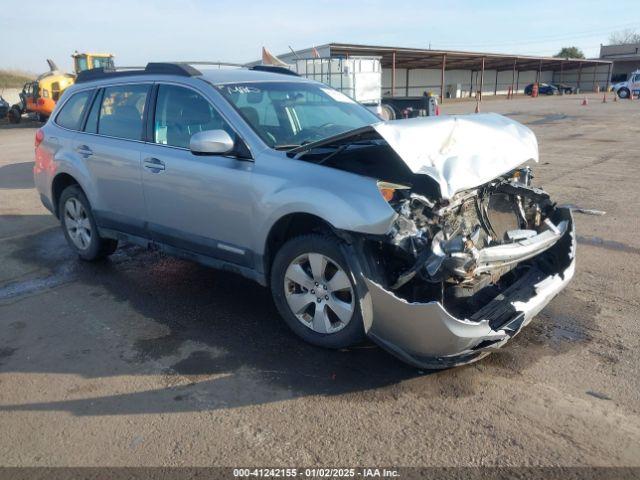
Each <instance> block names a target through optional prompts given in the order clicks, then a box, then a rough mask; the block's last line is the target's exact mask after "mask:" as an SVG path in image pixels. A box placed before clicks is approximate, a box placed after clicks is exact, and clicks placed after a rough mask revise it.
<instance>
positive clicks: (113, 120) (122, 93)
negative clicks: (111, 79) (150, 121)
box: [88, 85, 150, 140]
mask: <svg viewBox="0 0 640 480" xmlns="http://www.w3.org/2000/svg"><path fill="white" fill-rule="evenodd" d="M149 89H150V85H118V86H113V87H107V88H105V89H104V92H103V94H102V101H101V102H100V111H99V113H98V118H97V120H96V122H95V123H94V119H93V117H92V118H91V119H90V122H88V126H89V127H92V128H96V130H97V133H99V134H100V135H107V136H109V137H117V138H125V139H129V140H142V131H143V123H142V118H143V115H144V106H145V103H146V101H147V95H148V94H149ZM92 113H93V112H92Z"/></svg>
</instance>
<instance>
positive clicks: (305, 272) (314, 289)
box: [284, 253, 355, 334]
mask: <svg viewBox="0 0 640 480" xmlns="http://www.w3.org/2000/svg"><path fill="white" fill-rule="evenodd" d="M284 292H285V298H286V300H287V304H288V305H289V308H290V309H291V312H292V313H293V314H294V315H295V316H296V318H297V319H298V320H299V321H300V322H301V323H302V324H303V325H305V326H306V327H308V328H310V329H311V330H313V331H314V332H316V333H321V334H328V333H335V332H338V331H340V330H342V329H343V328H344V327H346V326H347V324H348V323H349V322H350V321H351V319H352V318H353V314H354V312H355V296H354V293H353V287H352V286H351V282H350V281H349V276H348V275H347V273H346V272H345V271H344V270H343V269H342V268H341V267H340V265H338V263H337V262H335V261H334V260H332V259H331V258H329V257H327V256H326V255H323V254H321V253H305V254H302V255H300V256H298V257H296V258H295V259H294V260H293V261H292V262H291V263H290V264H289V266H288V267H287V270H286V272H285V275H284Z"/></svg>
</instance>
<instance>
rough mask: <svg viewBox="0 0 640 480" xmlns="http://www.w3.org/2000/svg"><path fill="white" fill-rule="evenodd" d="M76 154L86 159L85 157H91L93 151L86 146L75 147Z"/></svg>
mask: <svg viewBox="0 0 640 480" xmlns="http://www.w3.org/2000/svg"><path fill="white" fill-rule="evenodd" d="M76 152H78V153H79V154H80V155H83V156H84V158H87V157H89V156H91V155H93V150H91V149H90V148H89V147H87V146H86V145H78V146H77V147H76Z"/></svg>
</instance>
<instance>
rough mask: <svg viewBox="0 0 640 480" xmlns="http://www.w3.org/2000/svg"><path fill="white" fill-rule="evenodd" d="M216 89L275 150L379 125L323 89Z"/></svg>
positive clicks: (294, 85) (263, 85)
mask: <svg viewBox="0 0 640 480" xmlns="http://www.w3.org/2000/svg"><path fill="white" fill-rule="evenodd" d="M215 87H216V88H217V89H218V91H219V92H220V93H221V94H222V95H223V96H224V97H225V98H226V99H227V100H228V101H229V102H230V103H231V104H232V105H233V106H234V107H235V108H236V110H238V112H240V114H241V115H242V116H243V117H244V119H245V120H246V121H247V123H248V124H249V125H250V126H251V127H252V128H253V130H255V132H256V133H257V134H258V135H259V136H260V137H261V138H262V139H263V140H264V141H265V143H266V144H267V145H269V146H270V147H273V148H279V149H287V148H294V147H297V146H300V145H304V144H306V143H310V142H315V141H318V140H322V139H323V138H327V137H331V136H333V135H338V134H340V133H343V132H347V131H349V130H354V129H356V128H360V127H364V126H366V125H371V124H373V123H377V122H379V121H380V119H379V118H378V117H376V116H375V115H374V114H373V113H372V112H370V111H369V110H367V109H366V108H365V107H363V106H362V105H360V104H359V103H356V102H355V101H353V100H351V99H350V98H349V97H347V96H346V95H344V94H342V93H340V92H338V91H336V90H333V89H331V88H329V87H324V86H322V85H314V84H311V83H301V82H300V83H298V82H251V83H233V84H225V85H216V86H215Z"/></svg>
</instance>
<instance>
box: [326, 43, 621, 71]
mask: <svg viewBox="0 0 640 480" xmlns="http://www.w3.org/2000/svg"><path fill="white" fill-rule="evenodd" d="M325 47H328V48H329V49H330V52H331V56H332V57H334V56H351V55H354V56H355V55H357V56H362V55H367V56H378V57H381V62H382V66H383V67H384V68H391V66H392V64H393V57H394V53H395V66H396V68H430V69H435V68H441V67H442V59H443V57H445V56H446V66H445V69H446V70H480V68H481V64H482V59H483V58H484V62H485V63H484V68H485V70H495V69H498V70H512V69H513V68H514V62H515V65H516V69H517V70H520V71H525V70H545V71H549V70H553V71H556V70H560V69H561V68H562V69H563V70H573V69H578V68H580V65H582V67H591V66H600V65H603V66H604V65H606V66H608V65H610V64H611V63H612V62H611V61H609V60H596V59H593V60H592V59H576V58H555V57H536V56H533V55H509V54H503V53H484V52H464V51H458V50H430V49H424V48H406V47H390V46H376V45H358V44H349V43H328V44H326V45H322V46H320V47H317V48H318V49H320V48H325Z"/></svg>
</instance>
